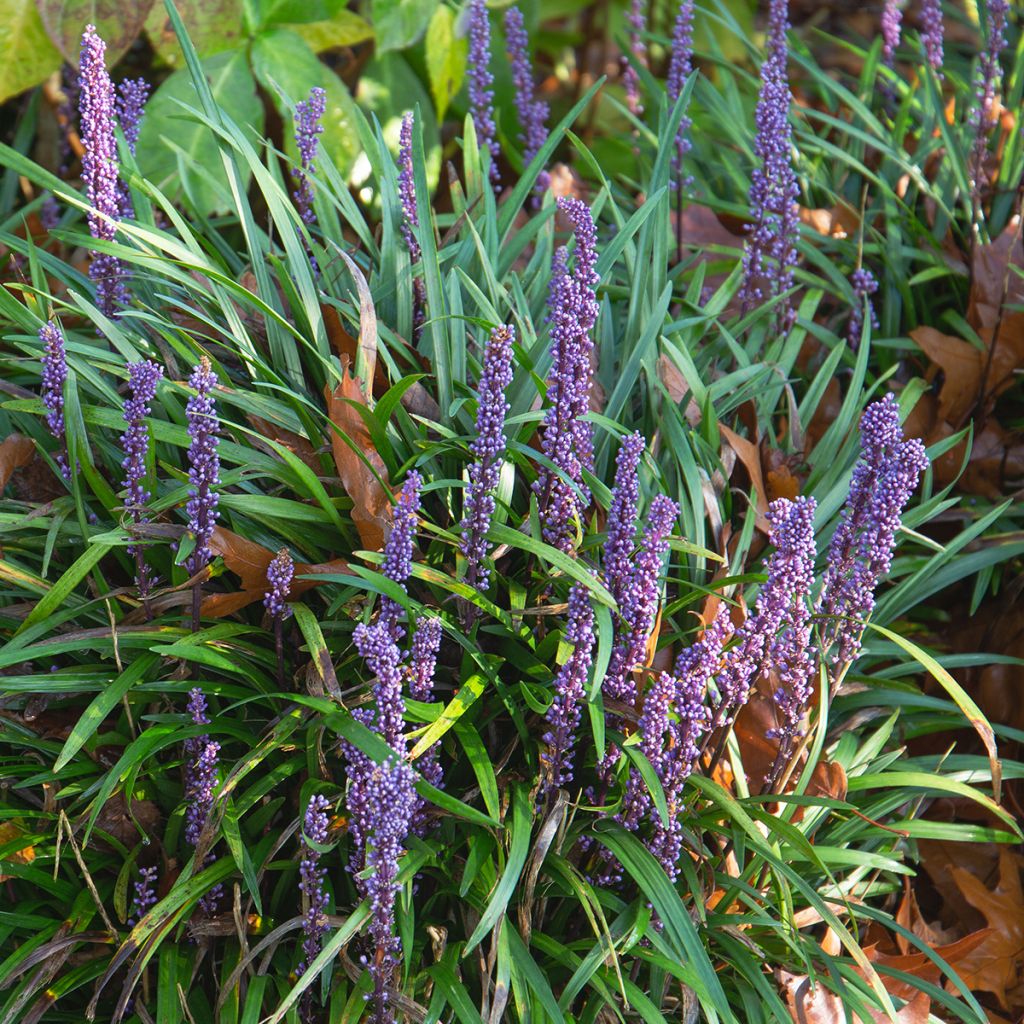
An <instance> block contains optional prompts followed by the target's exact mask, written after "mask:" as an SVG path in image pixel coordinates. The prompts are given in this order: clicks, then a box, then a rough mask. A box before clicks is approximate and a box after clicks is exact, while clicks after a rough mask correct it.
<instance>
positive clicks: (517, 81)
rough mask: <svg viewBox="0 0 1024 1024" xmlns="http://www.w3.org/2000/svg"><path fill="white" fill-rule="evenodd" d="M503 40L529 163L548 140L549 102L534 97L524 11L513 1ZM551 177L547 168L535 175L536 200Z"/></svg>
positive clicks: (522, 140) (520, 130)
mask: <svg viewBox="0 0 1024 1024" xmlns="http://www.w3.org/2000/svg"><path fill="white" fill-rule="evenodd" d="M505 40H506V43H507V44H508V59H509V64H510V65H511V67H512V84H513V85H514V86H515V90H516V111H517V112H518V114H519V141H520V142H521V143H522V144H523V163H524V164H529V163H530V162H531V161H532V160H533V158H534V157H535V156H536V155H537V154H538V153H539V152H540V149H541V147H542V146H543V145H544V143H545V142H547V138H548V128H547V119H548V114H549V112H550V111H549V108H548V105H547V104H546V103H545V102H544V101H543V100H540V99H537V96H536V91H535V89H534V84H533V64H532V63H531V61H530V36H529V34H528V33H527V31H526V26H525V25H524V23H523V12H522V11H520V10H519V8H518V7H517V6H516V5H515V4H513V5H512V6H511V7H510V8H509V9H508V10H507V11H506V12H505ZM550 181H551V176H550V175H549V174H548V172H547V171H541V172H540V174H538V175H537V183H536V185H535V186H534V191H535V193H536V196H535V202H536V200H537V198H539V196H541V195H543V193H544V192H545V191H546V190H547V187H548V184H549V183H550Z"/></svg>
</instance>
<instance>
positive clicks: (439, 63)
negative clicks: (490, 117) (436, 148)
mask: <svg viewBox="0 0 1024 1024" xmlns="http://www.w3.org/2000/svg"><path fill="white" fill-rule="evenodd" d="M426 51H427V77H428V79H429V80H430V92H431V95H432V96H433V97H434V109H435V110H436V111H437V118H438V120H439V121H440V120H443V119H444V115H445V111H446V110H447V109H448V104H449V103H451V101H452V100H453V99H454V97H455V95H456V93H458V91H459V90H460V89H461V88H462V80H463V78H464V77H465V75H466V55H467V54H468V53H469V41H468V40H467V39H466V38H465V37H462V38H456V36H455V14H454V12H453V11H452V9H451V8H450V7H445V6H443V5H442V6H440V7H438V9H437V10H436V11H434V16H433V17H432V18H431V19H430V24H429V25H428V26H427V41H426Z"/></svg>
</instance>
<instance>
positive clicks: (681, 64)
mask: <svg viewBox="0 0 1024 1024" xmlns="http://www.w3.org/2000/svg"><path fill="white" fill-rule="evenodd" d="M692 73H693V0H682V2H681V3H680V4H679V12H678V13H677V14H676V21H675V25H674V26H673V29H672V57H671V60H670V61H669V65H668V80H667V82H666V85H667V88H668V99H669V103H670V104H672V105H674V104H675V103H676V102H677V101H678V99H679V97H680V95H681V94H682V91H683V86H685V85H686V80H687V79H688V78H689V77H690V75H691V74H692ZM690 124H691V121H690V118H689V117H687V116H686V115H685V114H684V115H683V116H682V118H681V119H680V121H679V127H678V128H677V129H676V152H675V156H673V157H672V171H673V175H674V176H673V181H672V185H673V188H675V189H684V188H686V187H687V186H688V184H689V182H690V178H689V176H688V175H685V174H684V173H683V160H684V159H685V158H686V154H687V153H689V152H690V149H691V143H690Z"/></svg>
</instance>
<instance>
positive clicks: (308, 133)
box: [292, 85, 327, 274]
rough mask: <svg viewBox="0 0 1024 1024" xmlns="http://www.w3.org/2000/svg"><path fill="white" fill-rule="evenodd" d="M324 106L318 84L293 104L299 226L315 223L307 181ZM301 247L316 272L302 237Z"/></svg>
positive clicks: (316, 271)
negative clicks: (302, 246)
mask: <svg viewBox="0 0 1024 1024" xmlns="http://www.w3.org/2000/svg"><path fill="white" fill-rule="evenodd" d="M326 107H327V93H326V92H325V91H324V90H323V89H321V88H320V86H318V85H314V86H313V87H312V88H311V89H310V90H309V97H308V98H307V99H305V100H301V101H300V102H298V103H296V104H295V145H296V148H297V149H298V151H299V166H298V167H294V168H292V180H293V181H294V182H295V191H294V192H293V193H292V196H293V197H294V199H295V207H296V209H297V210H298V211H299V217H300V218H301V219H302V223H303V224H305V225H306V226H307V227H309V228H312V227H313V226H314V225H315V224H316V211H315V210H314V209H313V183H312V182H311V181H310V179H309V175H310V172H311V171H312V170H313V163H314V161H315V160H316V156H317V150H318V149H319V148H320V136H321V134H322V133H323V130H324V126H323V125H322V124H321V121H322V119H323V116H324V111H325V110H326ZM303 244H304V245H305V246H306V251H307V254H308V256H309V263H310V266H311V267H312V268H313V273H314V274H317V273H319V270H320V268H319V267H318V266H317V262H316V257H315V256H314V255H313V251H312V249H311V248H310V246H309V243H308V242H306V240H305V238H303Z"/></svg>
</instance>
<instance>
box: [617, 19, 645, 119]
mask: <svg viewBox="0 0 1024 1024" xmlns="http://www.w3.org/2000/svg"><path fill="white" fill-rule="evenodd" d="M626 20H627V21H628V22H629V30H630V31H629V48H630V50H631V51H632V53H633V54H634V55H635V56H636V58H637V59H638V60H639V61H640V63H641V64H643V65H644V66H645V67H646V66H647V44H646V43H645V42H644V37H643V33H644V32H645V31H646V29H647V16H646V15H645V14H644V0H632V2H631V4H630V7H629V14H627V15H626ZM622 84H623V85H624V86H625V87H626V103H627V105H628V106H629V109H630V112H631V113H632V114H633V115H634V116H636V117H639V116H640V115H641V114H642V113H643V112H644V107H643V104H642V103H641V102H640V76H639V75H638V74H637V73H636V68H634V67H633V65H632V64H630V63H629V61H628V60H627V59H626V56H625V54H623V56H622Z"/></svg>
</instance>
